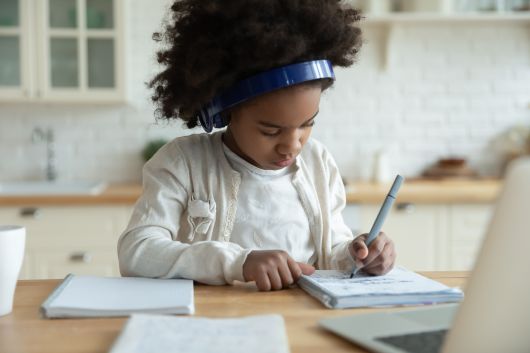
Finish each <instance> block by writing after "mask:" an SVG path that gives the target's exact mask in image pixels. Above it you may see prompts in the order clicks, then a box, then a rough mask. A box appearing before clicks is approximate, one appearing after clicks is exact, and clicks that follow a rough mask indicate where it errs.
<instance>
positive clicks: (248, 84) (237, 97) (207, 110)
mask: <svg viewBox="0 0 530 353" xmlns="http://www.w3.org/2000/svg"><path fill="white" fill-rule="evenodd" d="M324 78H329V79H332V80H334V79H335V74H334V72H333V67H332V65H331V62H330V61H329V60H312V61H305V62H301V63H297V64H291V65H287V66H282V67H277V68H274V69H272V70H269V71H265V72H262V73H259V74H257V75H255V76H251V77H249V78H247V79H244V80H242V81H239V82H238V83H236V84H235V85H234V86H232V87H230V88H229V89H227V90H226V91H224V92H223V93H221V94H219V95H217V96H215V97H214V98H213V99H212V100H211V101H209V102H208V103H206V104H205V105H203V107H202V108H201V110H200V111H199V121H200V123H201V125H202V127H203V128H204V130H205V131H206V132H211V131H212V129H213V128H214V127H216V128H221V127H224V126H226V125H227V123H228V122H226V121H224V120H223V118H222V117H221V112H223V111H224V110H226V109H229V108H232V107H234V106H236V105H237V104H240V103H243V102H245V101H247V100H249V99H251V98H254V97H257V96H259V95H262V94H265V93H268V92H271V91H275V90H278V89H281V88H284V87H288V86H292V85H296V84H299V83H302V82H306V81H314V80H319V79H324Z"/></svg>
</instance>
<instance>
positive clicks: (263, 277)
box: [254, 271, 271, 291]
mask: <svg viewBox="0 0 530 353" xmlns="http://www.w3.org/2000/svg"><path fill="white" fill-rule="evenodd" d="M254 281H255V282H256V287H258V289H259V290H260V291H270V290H271V282H270V280H269V276H268V274H267V272H265V271H259V272H258V273H257V274H256V277H255V278H254Z"/></svg>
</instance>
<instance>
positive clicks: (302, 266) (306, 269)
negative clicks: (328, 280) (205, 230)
mask: <svg viewBox="0 0 530 353" xmlns="http://www.w3.org/2000/svg"><path fill="white" fill-rule="evenodd" d="M297 264H298V266H299V267H300V269H301V270H302V273H303V274H304V275H306V276H311V275H312V274H313V273H314V272H315V268H314V267H313V266H311V265H309V264H305V263H303V262H297ZM298 277H300V276H298Z"/></svg>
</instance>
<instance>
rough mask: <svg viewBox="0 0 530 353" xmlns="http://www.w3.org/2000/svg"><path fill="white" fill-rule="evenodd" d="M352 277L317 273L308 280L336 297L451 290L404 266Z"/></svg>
mask: <svg viewBox="0 0 530 353" xmlns="http://www.w3.org/2000/svg"><path fill="white" fill-rule="evenodd" d="M350 274H351V272H349V271H348V272H346V271H333V270H318V271H316V272H315V273H314V274H313V275H311V276H309V279H310V280H312V282H314V283H316V284H317V285H319V286H321V287H324V288H325V289H326V290H327V291H329V292H330V293H332V294H333V295H335V296H355V295H359V296H361V295H375V294H384V295H403V294H416V293H428V292H439V291H451V288H449V287H447V286H446V285H444V284H442V283H439V282H436V281H433V280H431V279H429V278H427V277H424V276H421V275H419V274H417V273H414V272H412V271H409V270H407V269H405V268H402V267H396V268H394V269H392V270H391V271H390V272H389V273H387V274H386V275H383V276H369V275H362V274H358V275H357V276H355V277H353V278H350Z"/></svg>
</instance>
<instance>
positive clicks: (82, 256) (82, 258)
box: [70, 251, 92, 264]
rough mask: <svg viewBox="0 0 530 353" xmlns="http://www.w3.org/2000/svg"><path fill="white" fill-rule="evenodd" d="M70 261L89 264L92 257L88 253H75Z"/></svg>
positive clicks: (71, 255)
mask: <svg viewBox="0 0 530 353" xmlns="http://www.w3.org/2000/svg"><path fill="white" fill-rule="evenodd" d="M70 261H71V262H82V263H85V264H88V263H90V261H92V255H91V254H90V253H88V252H86V251H79V252H74V253H72V254H70Z"/></svg>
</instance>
